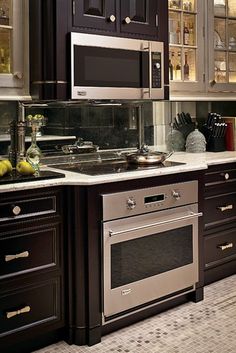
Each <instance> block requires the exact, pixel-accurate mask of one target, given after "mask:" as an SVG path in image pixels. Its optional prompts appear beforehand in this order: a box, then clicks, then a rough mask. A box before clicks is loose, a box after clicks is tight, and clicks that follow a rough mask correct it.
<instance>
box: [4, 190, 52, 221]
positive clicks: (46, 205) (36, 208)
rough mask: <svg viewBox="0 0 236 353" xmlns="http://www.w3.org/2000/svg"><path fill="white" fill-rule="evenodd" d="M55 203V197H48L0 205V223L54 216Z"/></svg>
mask: <svg viewBox="0 0 236 353" xmlns="http://www.w3.org/2000/svg"><path fill="white" fill-rule="evenodd" d="M56 201H57V200H56V195H49V196H44V197H35V198H29V199H23V200H22V199H21V200H14V201H12V200H11V201H8V202H4V203H0V221H6V220H12V219H21V218H26V217H33V216H39V215H44V214H55V213H56V212H57V207H56V205H57V202H56Z"/></svg>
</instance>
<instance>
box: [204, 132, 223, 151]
mask: <svg viewBox="0 0 236 353" xmlns="http://www.w3.org/2000/svg"><path fill="white" fill-rule="evenodd" d="M225 150H226V144H225V137H224V136H223V137H214V136H210V138H209V140H208V142H207V151H209V152H223V151H225Z"/></svg>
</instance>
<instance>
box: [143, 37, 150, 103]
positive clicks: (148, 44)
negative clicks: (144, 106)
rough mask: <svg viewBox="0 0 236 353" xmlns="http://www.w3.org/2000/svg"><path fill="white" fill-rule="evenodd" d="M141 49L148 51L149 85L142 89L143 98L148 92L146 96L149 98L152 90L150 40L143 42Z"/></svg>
mask: <svg viewBox="0 0 236 353" xmlns="http://www.w3.org/2000/svg"><path fill="white" fill-rule="evenodd" d="M142 50H143V51H144V52H147V51H148V68H149V70H148V75H149V80H148V81H149V87H148V91H145V88H144V89H143V98H145V97H144V95H145V94H147V93H148V96H149V97H148V98H149V99H151V90H152V48H151V43H150V42H144V43H143V45H142Z"/></svg>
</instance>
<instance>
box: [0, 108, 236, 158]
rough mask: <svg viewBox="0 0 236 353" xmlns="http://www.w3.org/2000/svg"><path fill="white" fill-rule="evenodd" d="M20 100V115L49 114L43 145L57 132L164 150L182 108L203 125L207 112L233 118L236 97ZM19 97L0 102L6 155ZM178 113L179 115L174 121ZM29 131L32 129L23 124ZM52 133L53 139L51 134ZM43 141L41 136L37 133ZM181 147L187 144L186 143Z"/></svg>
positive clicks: (108, 144)
mask: <svg viewBox="0 0 236 353" xmlns="http://www.w3.org/2000/svg"><path fill="white" fill-rule="evenodd" d="M35 103H36V104H37V106H34V102H24V105H25V109H24V115H25V116H27V115H33V116H34V115H35V114H41V115H44V116H45V117H46V118H47V124H46V126H44V127H42V129H41V133H42V135H43V136H44V143H43V149H44V148H46V149H47V143H46V142H45V141H46V140H47V137H48V140H49V141H50V149H52V145H53V140H55V144H57V146H58V141H59V140H60V137H72V136H73V137H74V141H75V140H76V138H82V139H83V140H84V141H92V142H93V143H94V144H95V145H98V146H99V148H100V149H118V148H136V147H138V146H139V145H140V143H145V144H147V145H149V146H155V147H156V148H157V149H158V150H162V151H167V150H170V149H171V150H172V149H174V148H175V146H176V145H175V144H173V143H172V144H170V137H171V138H172V133H173V130H175V129H176V124H177V123H178V117H179V114H181V113H184V114H186V113H188V114H189V116H190V117H191V119H192V123H193V126H194V127H195V126H197V127H199V128H200V127H201V126H202V125H203V124H204V123H205V121H206V119H207V116H208V113H209V112H212V111H214V112H217V113H219V114H221V115H222V116H227V117H235V116H236V103H235V102H169V101H168V102H167V101H160V102H151V101H147V102H143V101H142V102H121V103H120V102H96V103H94V102H93V103H91V102H87V103H84V102H83V103H81V102H57V101H54V102H43V103H42V104H41V105H40V102H35ZM18 112H19V109H18V102H13V101H8V102H7V101H6V102H4V101H2V102H0V116H1V119H0V154H7V148H8V146H9V139H7V136H9V123H10V122H11V121H12V120H15V119H17V118H18V115H19V113H18ZM183 116H184V115H183ZM176 117H177V120H176ZM26 135H28V136H30V130H29V129H28V128H27V129H26ZM52 137H53V138H52ZM41 140H42V138H41ZM184 148H185V146H184Z"/></svg>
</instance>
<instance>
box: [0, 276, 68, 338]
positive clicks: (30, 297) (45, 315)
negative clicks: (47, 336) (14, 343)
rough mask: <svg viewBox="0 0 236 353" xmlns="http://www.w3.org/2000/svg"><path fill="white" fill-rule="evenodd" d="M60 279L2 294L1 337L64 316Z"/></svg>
mask: <svg viewBox="0 0 236 353" xmlns="http://www.w3.org/2000/svg"><path fill="white" fill-rule="evenodd" d="M60 301H61V298H60V279H59V278H55V279H52V280H51V281H50V282H49V281H48V282H44V283H37V284H34V285H31V286H30V287H27V288H21V289H18V290H16V291H15V292H10V293H9V292H7V293H4V294H0V337H3V336H5V335H8V334H11V333H13V332H17V331H20V330H24V329H27V328H29V327H34V326H36V325H40V324H43V323H48V322H53V321H59V320H60V319H61V310H60V307H61V303H60Z"/></svg>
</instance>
